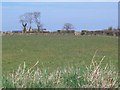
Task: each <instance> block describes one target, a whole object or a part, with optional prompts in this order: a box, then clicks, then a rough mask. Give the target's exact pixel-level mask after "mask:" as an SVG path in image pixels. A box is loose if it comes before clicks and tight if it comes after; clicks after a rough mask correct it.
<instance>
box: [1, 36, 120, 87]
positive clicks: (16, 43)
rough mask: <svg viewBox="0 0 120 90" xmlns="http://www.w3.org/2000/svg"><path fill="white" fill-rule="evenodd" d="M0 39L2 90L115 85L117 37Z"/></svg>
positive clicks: (27, 37)
mask: <svg viewBox="0 0 120 90" xmlns="http://www.w3.org/2000/svg"><path fill="white" fill-rule="evenodd" d="M2 39H3V40H2V69H3V70H2V71H3V76H4V79H3V85H4V87H43V88H44V87H116V86H117V74H116V73H117V71H118V38H117V37H110V36H74V35H12V36H9V35H8V36H3V38H2ZM96 50H97V54H96V55H95V57H94V60H95V61H94V63H93V59H92V63H91V58H93V55H94V53H95V51H96ZM103 56H105V57H103ZM102 57H103V58H102ZM103 59H104V60H103ZM101 60H103V61H102V63H101ZM37 61H38V62H39V63H37V66H35V67H34V68H30V67H32V66H34V64H35V63H36V62H37ZM23 62H25V63H24V65H23V66H22V65H21V66H19V65H20V64H22V63H23ZM90 63H91V64H90ZM99 64H100V65H99ZM107 64H108V65H107ZM18 66H19V68H18ZM86 66H87V67H88V68H86ZM111 67H114V68H111ZM13 70H14V72H13ZM92 76H94V79H93V77H92ZM27 81H28V82H27ZM99 81H100V82H99ZM103 83H104V84H103ZM105 83H107V84H108V86H107V84H105ZM104 85H105V86H104Z"/></svg>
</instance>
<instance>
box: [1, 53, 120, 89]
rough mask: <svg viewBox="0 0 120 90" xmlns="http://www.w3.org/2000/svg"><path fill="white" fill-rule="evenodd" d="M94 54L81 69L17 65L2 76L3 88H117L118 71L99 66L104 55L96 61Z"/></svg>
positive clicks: (109, 67) (107, 66) (108, 66)
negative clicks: (48, 68) (54, 68)
mask: <svg viewBox="0 0 120 90" xmlns="http://www.w3.org/2000/svg"><path fill="white" fill-rule="evenodd" d="M95 55H96V53H95V54H94V56H93V58H92V61H91V64H90V65H89V66H86V67H85V70H84V71H83V70H81V68H80V67H77V68H76V67H66V68H64V69H60V68H58V69H56V70H54V71H53V72H48V70H47V69H45V70H41V69H40V68H39V67H37V64H38V63H39V61H38V62H36V64H35V65H34V66H33V67H30V68H28V69H27V68H26V63H25V62H24V64H23V66H22V65H19V67H18V69H17V70H16V71H14V72H13V73H9V75H7V76H3V87H4V88H117V87H118V72H117V71H116V70H115V68H114V67H113V66H110V65H108V64H106V66H105V67H103V66H101V64H102V62H103V60H104V58H105V56H104V57H103V58H102V59H101V61H100V62H99V63H97V62H96V61H95V60H94V58H95ZM82 72H83V73H82Z"/></svg>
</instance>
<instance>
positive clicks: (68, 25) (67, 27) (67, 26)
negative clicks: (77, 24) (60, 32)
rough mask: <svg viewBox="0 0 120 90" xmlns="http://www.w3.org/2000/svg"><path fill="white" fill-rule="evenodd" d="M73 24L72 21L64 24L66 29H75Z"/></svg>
mask: <svg viewBox="0 0 120 90" xmlns="http://www.w3.org/2000/svg"><path fill="white" fill-rule="evenodd" d="M73 28H74V27H73V25H72V24H71V23H65V24H64V26H63V29H65V30H66V31H69V30H71V29H73Z"/></svg>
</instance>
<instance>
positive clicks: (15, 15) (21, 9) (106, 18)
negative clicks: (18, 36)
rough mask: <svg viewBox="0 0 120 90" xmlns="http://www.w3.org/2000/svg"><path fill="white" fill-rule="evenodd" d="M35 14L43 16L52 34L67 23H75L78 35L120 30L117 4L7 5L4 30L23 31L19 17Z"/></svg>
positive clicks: (26, 3)
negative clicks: (79, 33)
mask: <svg viewBox="0 0 120 90" xmlns="http://www.w3.org/2000/svg"><path fill="white" fill-rule="evenodd" d="M34 11H39V12H41V21H42V23H43V24H44V28H46V29H48V30H50V31H53V30H57V29H62V27H63V25H64V23H72V24H73V25H74V27H75V30H77V31H80V30H83V29H90V30H95V29H105V28H108V27H109V26H112V27H117V26H118V3H117V2H84V3H83V2H74V3H73V2H72V3H70V2H59V3H58V2H35V3H33V2H3V3H2V30H4V31H5V30H6V31H8V30H10V31H12V30H22V26H21V24H20V23H19V16H20V15H22V14H24V13H26V12H34ZM33 27H34V28H35V26H33Z"/></svg>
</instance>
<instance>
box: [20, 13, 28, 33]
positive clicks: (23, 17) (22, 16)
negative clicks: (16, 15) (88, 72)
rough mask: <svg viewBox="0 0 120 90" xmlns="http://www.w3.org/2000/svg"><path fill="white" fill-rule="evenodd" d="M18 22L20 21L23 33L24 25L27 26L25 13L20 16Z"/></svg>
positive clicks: (24, 30)
mask: <svg viewBox="0 0 120 90" xmlns="http://www.w3.org/2000/svg"><path fill="white" fill-rule="evenodd" d="M20 22H21V23H22V26H23V33H25V32H26V27H27V22H28V21H27V16H26V15H25V14H23V15H21V16H20Z"/></svg>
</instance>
